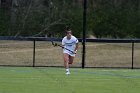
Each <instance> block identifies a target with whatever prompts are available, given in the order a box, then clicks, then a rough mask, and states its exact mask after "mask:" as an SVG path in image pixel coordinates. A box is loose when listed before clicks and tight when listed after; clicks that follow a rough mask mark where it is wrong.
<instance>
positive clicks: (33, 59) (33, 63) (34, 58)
mask: <svg viewBox="0 0 140 93" xmlns="http://www.w3.org/2000/svg"><path fill="white" fill-rule="evenodd" d="M33 67H35V40H33Z"/></svg>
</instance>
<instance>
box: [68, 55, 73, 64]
mask: <svg viewBox="0 0 140 93" xmlns="http://www.w3.org/2000/svg"><path fill="white" fill-rule="evenodd" d="M73 60H74V56H69V64H73Z"/></svg>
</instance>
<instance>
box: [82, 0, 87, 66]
mask: <svg viewBox="0 0 140 93" xmlns="http://www.w3.org/2000/svg"><path fill="white" fill-rule="evenodd" d="M83 8H84V9H83V40H82V44H83V51H82V68H84V67H85V40H86V12H87V11H86V10H87V0H84V2H83Z"/></svg>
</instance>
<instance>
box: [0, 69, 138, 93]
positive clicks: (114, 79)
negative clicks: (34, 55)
mask: <svg viewBox="0 0 140 93" xmlns="http://www.w3.org/2000/svg"><path fill="white" fill-rule="evenodd" d="M89 73H90V74H89ZM95 73H96V74H95ZM109 73H110V74H114V75H113V76H112V75H110V74H109ZM115 75H116V76H115ZM122 75H124V76H125V75H127V76H139V70H127V69H125V70H123V69H120V70H112V69H109V70H104V69H84V70H83V69H78V68H77V69H76V68H72V69H71V75H65V69H64V68H30V67H21V68H20V67H0V93H112V92H113V93H138V92H139V91H140V83H139V82H140V78H128V77H121V76H122Z"/></svg>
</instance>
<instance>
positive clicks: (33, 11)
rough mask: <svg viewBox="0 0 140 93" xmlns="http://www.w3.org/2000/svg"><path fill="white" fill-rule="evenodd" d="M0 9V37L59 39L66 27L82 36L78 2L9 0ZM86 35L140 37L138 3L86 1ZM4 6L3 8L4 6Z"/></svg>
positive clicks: (80, 0) (129, 1) (81, 7)
mask: <svg viewBox="0 0 140 93" xmlns="http://www.w3.org/2000/svg"><path fill="white" fill-rule="evenodd" d="M12 1H13V3H11V5H10V4H9V3H8V4H7V5H8V8H3V7H2V6H0V19H1V20H0V35H8V36H46V35H47V36H49V37H50V36H53V37H63V36H64V35H65V33H64V29H65V26H66V25H68V26H70V28H71V29H72V30H73V34H74V35H75V36H76V37H81V36H82V22H83V3H82V0H18V1H17V2H15V0H12ZM87 1H88V4H87V35H86V36H88V34H92V33H93V34H94V35H95V36H96V37H98V38H102V37H105V38H107V37H108V38H140V34H139V33H140V32H139V29H140V1H139V0H87ZM6 7H7V6H6Z"/></svg>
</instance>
